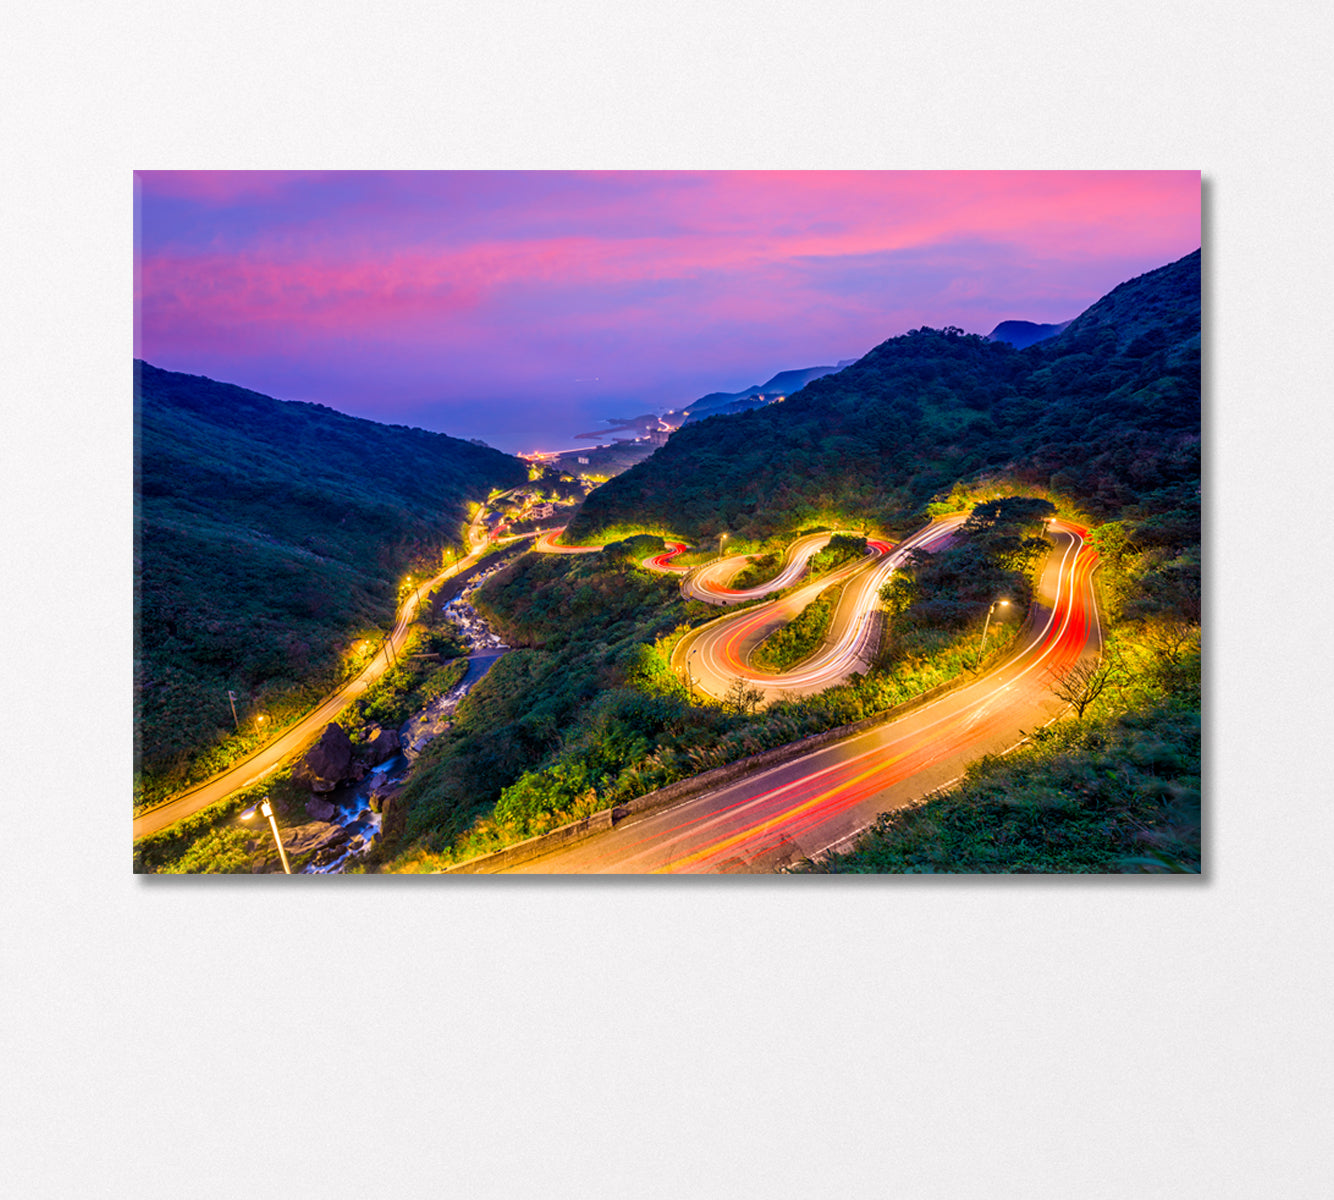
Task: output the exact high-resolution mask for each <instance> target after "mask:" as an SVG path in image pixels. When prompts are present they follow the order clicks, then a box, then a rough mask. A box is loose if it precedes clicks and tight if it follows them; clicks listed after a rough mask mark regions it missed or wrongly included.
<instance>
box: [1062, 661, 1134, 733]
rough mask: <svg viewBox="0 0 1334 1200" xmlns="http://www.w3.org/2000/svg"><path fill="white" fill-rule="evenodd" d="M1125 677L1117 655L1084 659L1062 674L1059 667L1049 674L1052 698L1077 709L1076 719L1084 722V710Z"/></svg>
mask: <svg viewBox="0 0 1334 1200" xmlns="http://www.w3.org/2000/svg"><path fill="white" fill-rule="evenodd" d="M1120 674H1121V663H1120V660H1119V659H1118V658H1116V656H1115V655H1112V654H1104V655H1103V656H1102V657H1101V658H1096V659H1092V660H1089V659H1081V660H1080V661H1079V662H1077V663H1075V664H1074V666H1072V667H1068V668H1066V669H1065V670H1064V671H1061V670H1059V669H1057V668H1055V667H1053V668H1052V669H1051V670H1049V671H1048V672H1047V680H1048V686H1049V687H1050V688H1051V691H1052V694H1053V695H1054V696H1056V698H1057V699H1059V700H1064V701H1065V702H1066V703H1067V704H1070V705H1072V706H1073V707H1074V710H1075V715H1076V716H1077V717H1078V718H1079V719H1080V720H1083V717H1084V710H1085V709H1086V708H1088V706H1089V705H1090V704H1092V703H1093V702H1094V701H1095V700H1096V699H1097V698H1098V697H1099V696H1101V695H1102V694H1103V692H1105V691H1106V690H1107V686H1108V684H1110V683H1113V682H1114V681H1115V680H1116V679H1117V678H1118V677H1119V676H1120Z"/></svg>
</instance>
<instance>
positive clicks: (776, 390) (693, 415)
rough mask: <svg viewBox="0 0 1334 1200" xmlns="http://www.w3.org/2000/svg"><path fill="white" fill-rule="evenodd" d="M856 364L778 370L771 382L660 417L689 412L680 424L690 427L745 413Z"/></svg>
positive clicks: (717, 394) (715, 395)
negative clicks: (731, 414) (707, 420)
mask: <svg viewBox="0 0 1334 1200" xmlns="http://www.w3.org/2000/svg"><path fill="white" fill-rule="evenodd" d="M855 361H856V360H855V359H845V360H843V361H842V362H840V363H839V364H838V365H837V366H835V367H802V368H799V369H798V370H795V371H779V372H778V374H777V375H775V376H774V377H773V378H772V379H770V380H768V381H766V382H765V383H756V384H752V385H751V386H750V387H748V388H746V390H745V391H743V392H710V393H709V394H708V395H707V396H701V397H700V398H699V399H698V400H696V401H695V402H694V403H693V404H689V405H687V406H686V407H685V408H684V409H680V410H675V411H673V412H669V413H665V414H663V415H664V416H665V417H667V418H671V417H676V416H679V415H681V413H682V412H684V413H688V414H689V415H688V416H687V417H686V418H685V420H684V422H683V423H684V424H686V425H693V424H695V423H697V422H699V421H702V420H704V419H705V418H706V417H715V416H718V415H719V414H721V413H737V412H747V411H749V410H750V409H753V408H763V407H764V406H765V405H766V404H772V403H773V402H774V401H775V400H777V399H778V398H779V397H780V396H782V397H786V396H788V395H790V394H791V393H792V392H795V391H799V390H800V389H801V388H803V387H805V386H806V384H808V383H810V382H811V380H813V379H820V378H822V377H823V376H825V375H832V374H833V373H834V372H835V371H841V370H842V369H843V368H844V367H846V366H849V365H851V364H852V363H853V362H855Z"/></svg>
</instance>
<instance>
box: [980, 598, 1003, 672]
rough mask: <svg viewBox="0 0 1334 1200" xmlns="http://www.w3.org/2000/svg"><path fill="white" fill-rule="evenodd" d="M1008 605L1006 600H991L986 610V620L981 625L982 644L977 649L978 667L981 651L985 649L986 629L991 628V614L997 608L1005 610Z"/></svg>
mask: <svg viewBox="0 0 1334 1200" xmlns="http://www.w3.org/2000/svg"><path fill="white" fill-rule="evenodd" d="M1009 603H1010V602H1009V601H1008V600H993V601H992V602H991V607H990V608H989V609H987V619H986V621H985V623H984V624H983V625H982V644H981V645H980V646H978V648H977V664H978V666H981V665H982V651H983V650H985V649H986V647H987V629H988V628H990V626H991V614H992V613H994V612H995V611H996V609H997V607H998V606H999V607H1001V608H1005V607H1007V606H1008V605H1009Z"/></svg>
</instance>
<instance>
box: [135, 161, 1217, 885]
mask: <svg viewBox="0 0 1334 1200" xmlns="http://www.w3.org/2000/svg"><path fill="white" fill-rule="evenodd" d="M134 186H135V351H134V354H135V361H134V412H135V455H136V494H135V530H136V544H135V583H136V596H135V603H136V608H135V613H136V631H135V677H134V713H135V779H134V796H133V803H134V817H133V862H134V870H135V871H137V872H141V873H148V874H155V873H171V874H207V873H217V872H227V873H242V874H250V875H262V874H272V875H289V874H307V875H320V874H372V873H373V874H432V875H444V874H488V873H509V872H520V873H539V874H584V873H626V874H636V875H644V874H661V873H665V874H737V875H743V874H744V875H755V874H764V875H772V874H782V875H785V876H803V875H823V874H831V873H833V874H848V873H870V874H884V873H914V874H916V873H933V874H960V875H978V874H1014V873H1041V874H1123V873H1130V874H1164V873H1168V874H1197V873H1199V872H1200V871H1201V869H1202V862H1201V849H1200V847H1201V803H1200V794H1201V793H1200V627H1201V587H1200V418H1201V397H1200V340H1201V337H1200V335H1201V282H1200V281H1201V247H1200V229H1201V226H1200V175H1199V172H1197V171H1190V170H1182V171H1115V172H1112V171H1106V172H1104V171H1036V172H1010V171H987V172H911V171H909V172H899V171H832V172H831V171H704V172H676V171H667V172H639V171H604V172H575V171H570V172H566V171H534V172H527V171H518V172H504V171H502V172H470V171H438V172H429V171H428V172H360V171H346V172H337V171H336V172H304V171H291V172H268V171H141V172H138V173H136V175H135V179H134ZM792 886H799V885H796V884H793V885H792Z"/></svg>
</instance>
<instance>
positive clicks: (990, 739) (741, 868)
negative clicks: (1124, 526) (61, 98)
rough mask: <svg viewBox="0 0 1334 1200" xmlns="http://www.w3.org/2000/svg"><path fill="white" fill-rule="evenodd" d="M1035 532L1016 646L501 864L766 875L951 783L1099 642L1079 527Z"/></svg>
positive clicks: (1031, 712)
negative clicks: (899, 710) (730, 777)
mask: <svg viewBox="0 0 1334 1200" xmlns="http://www.w3.org/2000/svg"><path fill="white" fill-rule="evenodd" d="M931 528H934V526H933V527H931ZM923 532H924V533H925V532H926V531H923ZM1048 535H1049V537H1050V538H1051V539H1052V541H1053V542H1054V543H1055V549H1054V550H1053V551H1052V552H1051V553H1050V554H1049V555H1048V559H1047V562H1046V564H1045V565H1044V567H1043V572H1042V577H1041V580H1040V582H1039V587H1038V590H1037V595H1036V597H1035V600H1034V604H1033V607H1032V608H1031V609H1030V612H1029V616H1028V619H1027V621H1026V622H1025V625H1024V628H1023V630H1022V631H1021V634H1020V637H1019V638H1018V640H1017V641H1016V644H1015V646H1014V647H1013V648H1012V649H1011V651H1010V652H1009V653H1008V654H1007V655H1006V657H1005V659H1004V660H1003V661H1002V662H1001V664H1000V665H998V666H997V667H995V668H994V669H992V670H991V671H989V672H988V673H987V674H986V675H984V676H981V677H980V678H978V679H976V680H974V681H972V682H970V683H967V684H965V685H963V686H960V687H958V688H956V689H955V690H953V691H950V692H948V693H946V694H945V695H943V696H939V697H937V698H936V699H934V700H932V701H930V702H928V703H926V704H923V705H921V706H920V707H918V708H916V709H914V710H912V711H910V712H908V713H906V714H905V715H903V716H901V717H899V718H898V719H895V720H890V721H888V722H887V723H886V724H883V725H879V726H876V727H875V728H873V729H871V730H868V731H866V732H863V733H860V734H857V735H855V736H853V737H850V738H847V739H845V740H843V741H840V742H836V743H834V744H833V745H829V746H826V747H823V748H821V749H819V750H814V751H812V752H811V753H809V754H807V755H804V756H803V757H801V758H798V759H796V760H794V761H792V762H788V763H785V764H782V765H780V766H776V767H772V768H770V769H768V770H765V771H761V772H759V773H758V774H755V775H749V776H746V777H743V778H741V779H739V780H737V781H736V782H734V783H732V784H729V785H726V786H723V787H719V788H716V789H714V790H712V791H708V792H704V793H701V794H699V795H696V796H693V797H691V798H689V799H686V800H682V801H680V802H678V803H676V804H674V805H671V806H669V807H666V808H662V809H657V810H651V811H648V812H645V813H641V814H635V815H632V816H630V817H627V818H626V819H624V820H622V821H621V822H620V823H619V824H618V825H617V826H615V828H613V829H611V830H609V831H607V832H605V833H602V834H598V835H595V836H593V837H590V838H587V839H586V840H584V841H581V842H577V843H575V844H573V845H571V846H569V847H567V848H564V849H561V850H558V851H554V852H552V853H550V854H547V855H545V856H543V857H541V858H537V859H533V860H531V861H529V862H527V863H524V864H523V865H521V866H518V867H516V868H514V870H516V871H518V872H523V873H536V874H566V873H634V874H643V873H657V872H667V873H683V872H685V873H734V872H770V871H773V870H775V869H777V868H781V867H783V866H786V865H788V864H791V863H796V862H799V861H801V860H802V859H806V858H815V857H818V856H819V855H820V854H822V853H824V852H825V851H827V850H829V849H831V848H837V847H838V846H840V845H841V844H843V843H846V842H848V841H849V840H850V839H851V838H852V837H854V836H855V835H856V834H857V833H858V832H860V831H861V830H863V829H864V828H866V826H868V825H869V824H870V823H871V822H872V821H873V820H874V819H875V816H876V815H877V814H878V813H880V812H884V811H886V810H889V809H893V808H898V807H902V806H904V805H906V804H911V803H913V802H915V801H916V800H918V799H920V798H921V797H922V796H924V795H926V794H928V793H930V792H932V791H934V790H936V789H938V788H940V787H942V786H943V785H946V784H949V783H952V782H954V780H955V779H956V778H957V777H958V776H959V775H960V774H961V773H962V771H963V770H964V768H965V767H966V766H967V764H968V763H969V762H972V761H973V760H975V759H977V758H979V757H981V756H982V755H985V754H1001V753H1004V752H1006V751H1007V750H1009V749H1011V748H1013V747H1014V746H1015V745H1016V744H1017V743H1018V742H1020V741H1021V740H1022V739H1023V738H1024V737H1025V736H1026V735H1027V734H1029V733H1031V732H1032V731H1033V730H1034V729H1036V728H1038V727H1040V726H1043V725H1046V724H1049V723H1050V722H1051V721H1053V720H1054V719H1055V718H1056V717H1057V716H1058V715H1059V714H1060V713H1061V712H1062V711H1064V709H1065V708H1066V707H1067V706H1066V704H1065V703H1064V702H1063V701H1061V700H1059V699H1057V698H1056V697H1055V696H1054V695H1053V694H1052V691H1051V684H1052V681H1053V679H1054V678H1055V677H1057V676H1059V675H1060V674H1062V673H1064V672H1065V671H1068V670H1069V669H1070V668H1071V667H1072V666H1074V665H1075V664H1076V663H1077V662H1079V661H1080V660H1081V659H1082V658H1085V657H1088V656H1094V655H1097V654H1099V653H1100V652H1101V648H1102V633H1101V626H1100V622H1099V619H1098V611H1097V601H1096V599H1095V596H1094V591H1093V584H1092V575H1093V571H1094V568H1095V567H1096V565H1097V555H1096V553H1095V552H1094V551H1093V549H1092V548H1091V547H1090V546H1089V545H1088V543H1087V530H1085V529H1083V528H1082V527H1080V526H1078V525H1074V524H1072V523H1069V522H1065V521H1059V520H1056V521H1053V522H1052V523H1051V525H1050V526H1049V531H1048ZM919 536H920V535H919ZM919 544H921V543H919ZM907 545H908V543H904V547H906V546H907ZM904 547H900V548H899V549H903V548H904Z"/></svg>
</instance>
